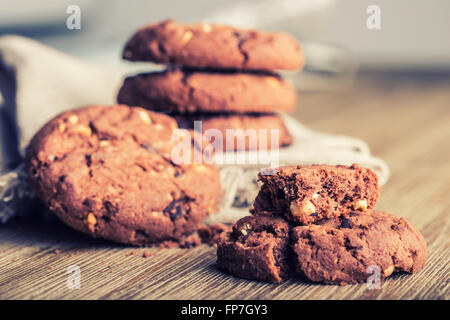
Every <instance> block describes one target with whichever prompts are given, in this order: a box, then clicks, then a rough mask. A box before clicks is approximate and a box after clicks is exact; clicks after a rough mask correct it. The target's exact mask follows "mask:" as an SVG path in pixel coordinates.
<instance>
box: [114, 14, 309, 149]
mask: <svg viewBox="0 0 450 320" xmlns="http://www.w3.org/2000/svg"><path fill="white" fill-rule="evenodd" d="M123 58H124V59H127V60H130V61H150V62H155V63H164V64H167V65H169V67H168V69H167V70H165V71H162V72H153V73H146V74H139V75H136V76H132V77H128V78H126V79H125V81H124V83H123V86H122V87H121V89H120V91H119V94H118V102H119V103H123V104H127V105H132V106H141V107H144V108H146V109H149V110H153V111H158V112H165V113H169V114H170V115H171V116H173V117H175V118H176V120H177V122H178V124H179V126H180V127H182V128H185V129H195V130H197V131H201V132H203V133H205V132H206V130H208V129H216V130H215V133H214V136H215V138H216V139H217V138H218V137H219V136H217V135H216V133H217V131H218V132H220V134H221V137H222V139H219V140H220V142H219V141H218V140H216V139H211V140H214V141H216V144H215V146H216V150H219V149H220V148H221V147H222V150H228V151H231V150H250V149H266V148H270V147H271V142H274V143H277V144H278V145H279V146H287V145H289V144H290V143H291V142H292V137H291V135H290V133H289V131H288V130H287V128H286V126H285V124H284V122H283V120H282V118H281V117H280V116H279V115H277V114H276V112H278V111H292V110H293V109H294V108H295V104H296V100H297V94H296V91H295V89H294V88H293V87H292V86H291V85H289V84H288V83H287V82H286V81H285V80H283V79H282V78H281V77H280V76H279V75H278V74H277V73H275V70H279V69H284V70H298V69H300V68H301V67H302V65H303V59H302V55H301V52H300V48H299V45H298V43H297V42H296V41H295V39H294V38H293V37H291V36H290V35H288V34H285V33H269V32H259V31H255V30H240V29H236V28H233V27H229V26H224V25H213V24H201V23H199V24H192V25H185V24H181V23H176V22H174V21H165V22H162V23H157V24H151V25H148V26H145V27H143V28H141V29H140V30H138V31H137V32H136V33H135V34H134V35H133V36H132V37H131V39H130V40H129V41H128V43H127V44H126V46H125V49H124V52H123ZM194 121H201V127H197V126H194ZM227 129H234V130H235V131H233V132H232V133H231V132H229V134H228V139H227ZM236 129H242V130H237V131H236ZM249 129H253V130H254V131H253V130H252V131H253V134H254V135H255V136H254V138H255V139H254V140H256V143H255V142H254V140H252V139H250V138H249V136H248V135H246V133H248V132H247V130H249ZM260 129H269V130H260ZM271 129H275V130H278V140H273V141H272V140H271V135H270V134H271V132H270V131H271ZM262 134H264V137H262V136H261V135H262ZM207 135H208V134H207ZM235 139H237V140H238V141H241V142H242V143H237V142H236V141H235ZM235 142H236V143H235Z"/></svg>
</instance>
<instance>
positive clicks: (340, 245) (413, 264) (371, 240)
mask: <svg viewBox="0 0 450 320" xmlns="http://www.w3.org/2000/svg"><path fill="white" fill-rule="evenodd" d="M291 241H292V244H291V247H292V250H293V252H294V257H295V258H294V264H295V270H296V272H297V273H298V274H300V275H301V276H304V277H306V278H308V279H309V280H311V281H314V282H324V283H329V284H349V283H358V282H364V281H366V280H367V278H368V277H369V276H372V275H373V276H374V277H377V276H378V277H379V280H380V281H381V280H383V279H384V278H386V277H388V276H389V275H391V274H392V273H393V272H396V271H403V272H409V273H414V272H417V271H419V270H421V269H422V268H423V266H424V265H425V261H426V259H427V256H428V254H427V247H426V243H425V240H424V238H423V236H422V235H421V234H420V232H419V231H417V229H415V228H414V227H413V226H411V224H410V223H409V222H408V221H406V220H405V219H404V218H398V217H396V216H393V215H390V214H387V213H384V212H381V211H375V210H369V211H368V212H367V213H361V212H351V214H350V215H349V216H348V217H347V218H344V217H338V218H331V219H329V220H325V221H322V222H319V223H318V224H317V225H309V226H298V227H295V228H293V231H292V239H291Z"/></svg>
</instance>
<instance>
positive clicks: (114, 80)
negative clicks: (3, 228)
mask: <svg viewBox="0 0 450 320" xmlns="http://www.w3.org/2000/svg"><path fill="white" fill-rule="evenodd" d="M124 76H125V74H124V73H123V72H121V71H119V70H110V69H106V68H102V67H100V66H96V65H92V64H90V63H87V62H85V61H82V60H80V59H77V58H75V57H72V56H69V55H67V54H64V53H62V52H59V51H57V50H54V49H52V48H49V47H47V46H44V45H42V44H40V43H38V42H36V41H34V40H31V39H27V38H23V37H19V36H4V37H0V123H1V130H0V144H1V151H0V168H1V175H0V221H1V222H3V223H4V222H6V221H8V220H9V219H10V218H11V217H13V216H15V215H18V214H25V213H26V212H25V211H24V210H23V209H21V208H22V207H23V204H24V203H26V202H31V200H32V199H34V198H35V195H34V192H33V191H32V189H31V187H30V186H29V184H28V181H27V178H26V174H25V170H24V166H23V156H24V153H25V149H26V147H27V145H28V143H29V141H30V139H31V138H32V137H33V135H34V134H35V133H36V131H37V130H39V128H40V127H41V126H42V125H44V124H45V123H46V122H47V121H48V120H50V119H51V118H52V117H53V116H55V115H57V114H58V113H60V112H62V111H66V110H70V109H74V108H78V107H81V106H86V105H90V104H104V105H108V104H114V103H115V101H116V95H117V91H118V89H119V87H120V85H121V83H122V81H123V78H124ZM283 117H284V119H285V121H286V125H287V126H288V129H289V130H290V132H291V133H292V136H293V138H294V143H293V144H292V145H291V146H290V147H287V148H282V149H280V150H279V151H278V152H277V153H276V154H275V156H276V164H277V165H289V164H312V163H321V164H324V163H327V164H346V165H350V164H352V163H358V164H360V165H361V166H365V167H368V168H371V169H373V170H374V171H375V172H376V173H377V174H378V177H379V181H380V184H384V183H385V182H386V181H387V179H388V177H389V168H388V167H387V165H386V164H385V162H383V161H382V160H381V159H378V158H375V157H373V156H372V155H371V154H370V151H369V147H368V146H367V144H366V143H365V142H363V141H361V140H359V139H355V138H351V137H346V136H336V135H330V134H323V133H319V132H315V131H312V130H310V129H308V128H306V127H305V126H304V125H302V124H301V123H299V122H298V121H297V120H295V119H293V118H292V117H290V116H287V115H283ZM239 154H240V155H241V156H243V157H244V158H245V159H258V161H256V162H255V163H252V164H249V161H242V163H235V164H229V162H224V161H222V160H223V159H224V154H222V153H220V152H219V153H217V154H216V158H217V160H218V161H217V162H218V163H219V167H220V170H221V179H222V184H223V190H224V195H223V197H222V203H221V208H220V212H219V213H218V214H216V215H213V216H211V217H210V218H209V221H210V222H212V221H223V222H229V221H234V220H236V219H238V218H240V217H242V216H244V215H247V214H248V209H249V207H250V206H251V205H252V203H253V199H254V198H255V196H256V192H257V190H258V185H257V182H256V173H257V171H259V170H260V169H261V167H265V166H268V165H271V164H272V165H273V164H274V162H273V161H269V162H270V163H268V162H264V161H262V160H261V159H266V158H263V157H262V158H261V157H260V158H258V157H259V155H260V154H256V153H255V151H252V152H241V153H239ZM266 160H267V159H266ZM272 160H273V159H272ZM227 163H228V164H227Z"/></svg>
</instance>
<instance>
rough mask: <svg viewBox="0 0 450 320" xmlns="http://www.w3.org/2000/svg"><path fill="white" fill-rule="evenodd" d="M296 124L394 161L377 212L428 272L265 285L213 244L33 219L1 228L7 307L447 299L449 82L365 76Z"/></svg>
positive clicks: (305, 98) (319, 100)
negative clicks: (176, 244)
mask: <svg viewBox="0 0 450 320" xmlns="http://www.w3.org/2000/svg"><path fill="white" fill-rule="evenodd" d="M297 116H298V118H299V119H301V120H302V121H303V122H304V123H305V124H307V125H308V126H310V127H311V128H313V129H317V130H321V131H325V132H330V133H338V134H348V135H351V136H355V137H359V138H361V139H364V140H365V141H366V142H367V143H368V144H369V145H370V146H371V149H372V152H373V153H374V154H375V155H376V156H379V157H381V158H383V159H384V160H386V161H387V163H388V164H389V166H390V168H391V171H392V176H391V178H390V180H389V182H388V183H387V184H386V185H385V186H384V187H383V188H382V190H381V197H380V200H379V202H378V204H377V208H378V209H380V210H384V211H387V212H390V213H393V214H396V215H398V216H404V217H406V218H407V219H408V220H409V221H410V222H411V223H412V224H413V225H415V226H416V227H417V228H418V229H419V230H420V231H421V232H422V233H423V235H424V237H425V239H426V241H427V244H428V250H429V259H428V262H427V264H426V267H425V269H424V270H422V271H421V272H420V273H418V274H414V275H408V274H395V275H394V276H392V277H390V278H388V279H387V280H386V281H385V282H384V283H383V284H382V287H381V289H379V290H369V289H368V288H367V286H366V285H365V284H361V285H348V286H342V287H340V286H330V285H320V284H313V283H309V282H306V281H304V280H302V279H291V280H289V281H285V282H283V283H281V284H268V283H263V282H258V281H248V280H242V279H237V278H234V277H232V276H230V275H227V274H225V273H222V272H220V271H218V270H217V269H216V266H215V260H216V257H215V248H213V247H209V246H206V245H203V246H200V247H197V248H194V249H190V250H182V249H165V250H159V249H156V248H151V249H149V248H138V249H137V248H130V247H126V246H120V245H115V244H111V243H108V242H104V241H100V240H92V239H89V238H88V237H86V236H84V235H81V234H79V233H77V232H75V231H73V230H71V229H69V228H67V227H66V226H64V225H62V224H61V223H59V222H46V221H40V220H37V219H36V220H33V221H15V222H12V223H9V224H7V225H3V226H0V298H1V299H449V298H450V295H449V287H450V283H449V274H450V267H449V266H450V264H449V258H450V252H449V244H450V243H449V214H450V196H449V193H450V144H449V141H450V77H438V78H436V77H435V76H430V77H420V78H417V77H402V76H391V77H389V78H386V77H375V78H374V77H363V78H361V79H360V80H359V81H358V82H357V85H356V86H354V87H353V88H352V89H351V90H349V91H346V92H339V93H333V94H327V93H321V94H318V93H302V92H301V93H300V103H299V107H298V111H297ZM55 250H59V251H60V253H59V254H56V253H55ZM144 251H146V252H149V253H150V254H151V256H149V257H147V258H144V257H143V256H142V254H143V252H144ZM71 265H76V266H78V267H80V270H81V288H80V289H69V288H68V287H67V285H66V281H67V278H68V274H67V268H68V267H69V266H71Z"/></svg>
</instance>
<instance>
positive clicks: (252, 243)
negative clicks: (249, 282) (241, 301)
mask: <svg viewBox="0 0 450 320" xmlns="http://www.w3.org/2000/svg"><path fill="white" fill-rule="evenodd" d="M288 250H289V226H288V224H287V222H286V221H284V220H283V219H281V218H276V217H269V216H260V217H254V216H248V217H244V218H242V219H240V220H239V221H237V222H236V223H235V224H234V225H233V230H232V231H231V232H225V233H222V235H221V237H220V240H219V243H218V247H217V264H218V267H219V268H220V269H222V270H224V271H227V272H229V273H231V274H232V275H235V276H238V277H241V278H246V279H257V280H263V281H270V282H280V281H281V280H282V279H283V278H284V277H285V276H287V275H288V274H289V270H290V264H289V261H288V260H289V255H288Z"/></svg>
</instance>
